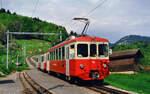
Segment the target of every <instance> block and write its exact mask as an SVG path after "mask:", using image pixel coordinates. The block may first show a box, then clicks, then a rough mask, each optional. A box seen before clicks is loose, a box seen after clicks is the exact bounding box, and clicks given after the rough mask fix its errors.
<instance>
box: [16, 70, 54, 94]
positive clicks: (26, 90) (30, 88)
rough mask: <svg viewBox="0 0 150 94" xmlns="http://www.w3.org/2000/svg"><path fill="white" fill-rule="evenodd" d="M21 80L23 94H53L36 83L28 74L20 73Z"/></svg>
mask: <svg viewBox="0 0 150 94" xmlns="http://www.w3.org/2000/svg"><path fill="white" fill-rule="evenodd" d="M19 79H20V82H21V84H22V86H23V90H22V92H23V94H52V93H51V92H49V91H48V90H47V89H45V88H44V87H42V86H41V85H39V84H38V83H36V82H35V81H34V80H33V79H32V78H31V77H30V76H29V75H28V74H27V73H26V72H20V73H19Z"/></svg>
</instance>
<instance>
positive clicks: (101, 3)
mask: <svg viewBox="0 0 150 94" xmlns="http://www.w3.org/2000/svg"><path fill="white" fill-rule="evenodd" d="M106 1H107V0H103V1H101V0H100V1H99V2H100V3H99V2H98V3H99V4H98V5H97V6H96V7H94V8H93V9H91V10H90V11H89V12H88V13H87V14H86V15H85V16H84V17H87V16H89V15H90V14H91V13H92V12H94V11H95V10H96V9H97V8H99V7H101V6H102V5H103V4H104V3H105V2H106Z"/></svg>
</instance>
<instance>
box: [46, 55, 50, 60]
mask: <svg viewBox="0 0 150 94" xmlns="http://www.w3.org/2000/svg"><path fill="white" fill-rule="evenodd" d="M49 56H50V55H49V53H48V54H47V60H48V61H49Z"/></svg>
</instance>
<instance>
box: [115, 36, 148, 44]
mask: <svg viewBox="0 0 150 94" xmlns="http://www.w3.org/2000/svg"><path fill="white" fill-rule="evenodd" d="M136 42H150V37H146V36H140V35H129V36H125V37H123V38H121V39H120V40H119V41H117V42H116V43H115V45H120V44H132V43H136Z"/></svg>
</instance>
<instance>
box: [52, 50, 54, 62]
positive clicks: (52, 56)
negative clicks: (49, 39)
mask: <svg viewBox="0 0 150 94" xmlns="http://www.w3.org/2000/svg"><path fill="white" fill-rule="evenodd" d="M52 60H54V51H52Z"/></svg>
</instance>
